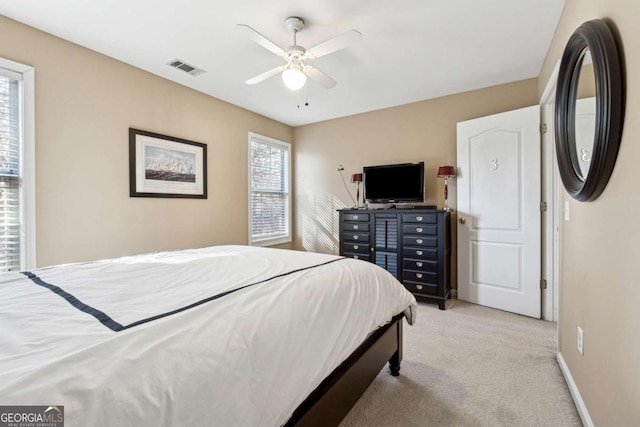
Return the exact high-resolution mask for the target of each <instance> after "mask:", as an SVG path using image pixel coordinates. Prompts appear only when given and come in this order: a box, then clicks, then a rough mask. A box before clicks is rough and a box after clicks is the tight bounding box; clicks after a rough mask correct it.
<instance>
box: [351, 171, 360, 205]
mask: <svg viewBox="0 0 640 427" xmlns="http://www.w3.org/2000/svg"><path fill="white" fill-rule="evenodd" d="M351 182H354V183H356V184H357V187H356V209H358V208H359V207H360V183H361V182H362V174H361V173H354V174H353V175H351Z"/></svg>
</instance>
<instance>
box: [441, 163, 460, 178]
mask: <svg viewBox="0 0 640 427" xmlns="http://www.w3.org/2000/svg"><path fill="white" fill-rule="evenodd" d="M454 176H456V168H455V167H453V166H440V167H439V168H438V178H453V177H454Z"/></svg>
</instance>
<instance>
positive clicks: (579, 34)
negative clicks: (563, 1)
mask: <svg viewBox="0 0 640 427" xmlns="http://www.w3.org/2000/svg"><path fill="white" fill-rule="evenodd" d="M587 48H588V49H589V51H590V53H591V58H592V61H593V71H594V75H595V85H596V123H595V134H594V141H593V153H592V155H591V163H590V165H589V171H588V173H587V176H586V177H585V178H582V175H581V174H580V166H579V164H578V155H577V152H576V139H575V112H576V110H575V109H576V98H577V88H578V80H579V77H580V67H581V65H582V58H583V55H584V51H585V49H587ZM555 107H556V111H555V120H556V122H555V134H556V154H557V156H558V167H559V169H560V177H561V178H562V182H563V184H564V187H565V189H566V190H567V192H568V193H569V194H570V195H571V197H573V198H574V199H576V200H579V201H582V202H586V201H591V200H595V199H597V198H598V196H600V194H601V193H602V191H603V190H604V189H605V187H606V186H607V183H608V182H609V178H610V177H611V173H612V172H613V167H614V166H615V163H616V158H617V157H618V149H619V147H620V139H621V137H622V126H623V122H624V82H623V74H622V68H621V63H620V56H619V55H618V47H617V45H616V41H615V38H614V36H613V33H612V32H611V30H610V29H609V27H608V26H607V24H606V23H605V22H604V21H603V20H601V19H595V20H593V21H587V22H585V23H584V24H582V25H581V26H580V27H578V29H577V30H576V31H575V32H574V33H573V35H572V36H571V38H569V41H568V42H567V46H566V47H565V50H564V53H563V55H562V61H561V62H560V71H559V74H558V85H557V89H556V104H555Z"/></svg>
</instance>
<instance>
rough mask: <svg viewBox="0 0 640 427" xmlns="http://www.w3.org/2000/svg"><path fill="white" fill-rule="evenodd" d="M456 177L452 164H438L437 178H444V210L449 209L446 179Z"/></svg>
mask: <svg viewBox="0 0 640 427" xmlns="http://www.w3.org/2000/svg"><path fill="white" fill-rule="evenodd" d="M455 177H456V168H455V167H454V166H440V167H439V168H438V178H444V210H445V211H450V210H451V209H450V208H449V203H448V200H447V199H448V197H449V189H448V186H447V180H448V179H449V178H455Z"/></svg>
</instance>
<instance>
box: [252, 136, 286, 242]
mask: <svg viewBox="0 0 640 427" xmlns="http://www.w3.org/2000/svg"><path fill="white" fill-rule="evenodd" d="M290 151H291V145H290V144H288V143H286V142H282V141H278V140H275V139H272V138H267V137H263V136H260V135H256V134H249V243H250V244H253V245H273V244H278V243H285V242H290V241H291V218H290V216H291V215H290V210H291V208H290V206H291V203H290V194H289V188H290V169H291V167H290V165H291V159H290Z"/></svg>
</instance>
